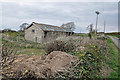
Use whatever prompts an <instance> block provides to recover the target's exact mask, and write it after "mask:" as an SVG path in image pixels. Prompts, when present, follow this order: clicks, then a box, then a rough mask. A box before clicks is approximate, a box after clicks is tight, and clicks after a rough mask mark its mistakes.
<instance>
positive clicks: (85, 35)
mask: <svg viewBox="0 0 120 80" xmlns="http://www.w3.org/2000/svg"><path fill="white" fill-rule="evenodd" d="M74 36H81V37H88V34H86V33H75V34H74Z"/></svg>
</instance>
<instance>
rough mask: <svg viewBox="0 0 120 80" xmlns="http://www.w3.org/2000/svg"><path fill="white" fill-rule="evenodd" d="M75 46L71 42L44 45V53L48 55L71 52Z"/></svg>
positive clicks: (55, 42)
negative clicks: (57, 52)
mask: <svg viewBox="0 0 120 80" xmlns="http://www.w3.org/2000/svg"><path fill="white" fill-rule="evenodd" d="M74 49H75V45H74V44H73V43H72V42H65V41H54V42H51V43H48V44H46V48H45V51H46V52H47V53H48V54H49V53H51V52H52V51H63V52H72V51H73V50H74Z"/></svg>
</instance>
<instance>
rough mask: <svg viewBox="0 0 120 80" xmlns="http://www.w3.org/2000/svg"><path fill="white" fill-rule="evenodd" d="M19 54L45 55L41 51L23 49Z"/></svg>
mask: <svg viewBox="0 0 120 80" xmlns="http://www.w3.org/2000/svg"><path fill="white" fill-rule="evenodd" d="M21 54H26V55H40V54H46V52H45V51H44V50H43V49H24V50H22V51H21Z"/></svg>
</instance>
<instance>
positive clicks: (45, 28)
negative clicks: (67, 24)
mask: <svg viewBox="0 0 120 80" xmlns="http://www.w3.org/2000/svg"><path fill="white" fill-rule="evenodd" d="M73 34H74V32H72V31H71V30H69V29H67V28H63V27H58V26H53V25H48V24H39V23H35V22H32V23H31V24H30V25H29V26H28V27H27V28H26V30H25V39H26V40H28V41H33V42H38V43H44V42H47V41H51V40H55V39H56V38H58V37H61V36H70V35H73Z"/></svg>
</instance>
